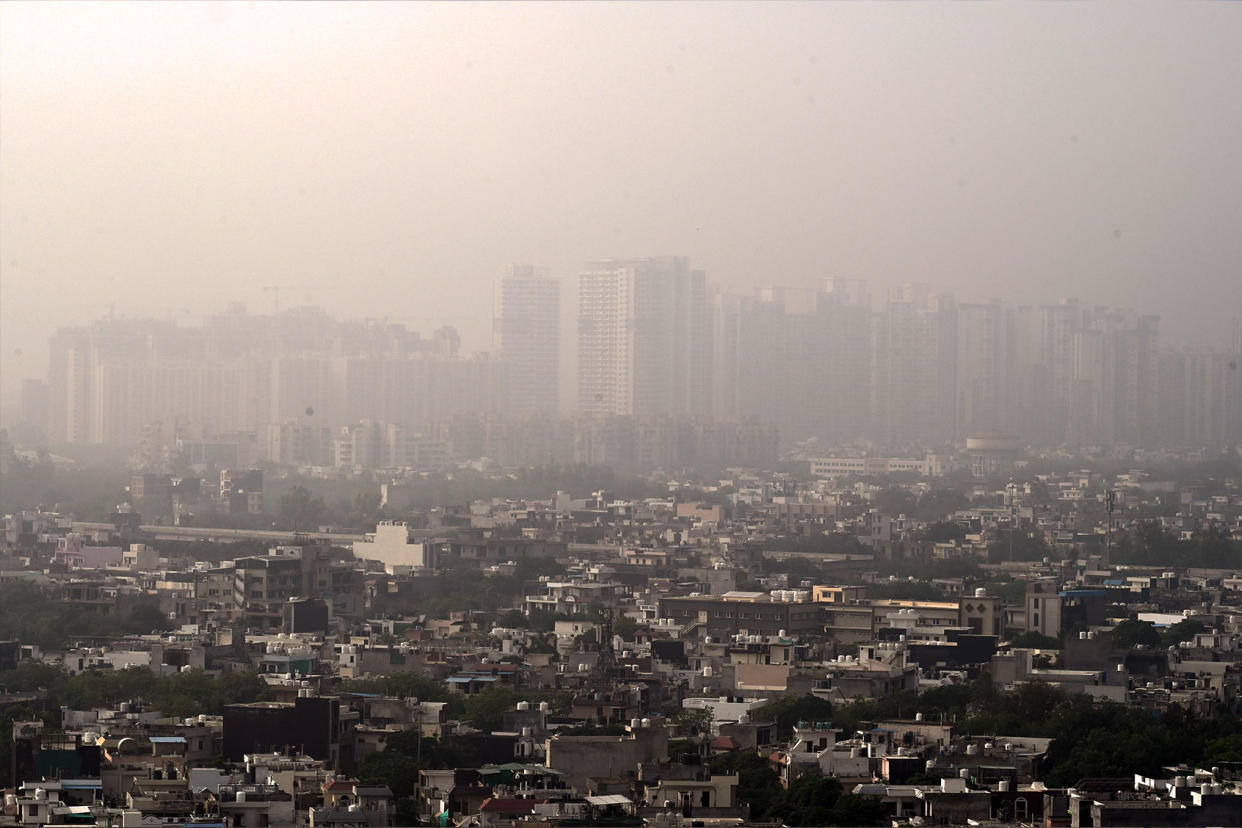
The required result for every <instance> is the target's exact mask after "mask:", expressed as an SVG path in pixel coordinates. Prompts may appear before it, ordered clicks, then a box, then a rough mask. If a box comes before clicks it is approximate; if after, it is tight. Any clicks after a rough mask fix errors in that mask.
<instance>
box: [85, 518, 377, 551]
mask: <svg viewBox="0 0 1242 828" xmlns="http://www.w3.org/2000/svg"><path fill="white" fill-rule="evenodd" d="M73 528H74V531H78V532H91V531H94V530H96V529H107V530H111V529H113V526H112V524H111V523H85V522H77V521H75V522H74V524H73ZM138 531H140V532H142V534H144V535H146V536H147V537H151V538H155V539H157V540H185V541H196V540H205V541H214V542H217V543H221V542H228V541H246V540H260V541H266V542H268V543H274V544H291V543H293V542H294V540H296V539H298V538H311V539H312V540H322V541H328V542H329V543H333V544H336V545H338V546H348V545H349V544H352V543H353V542H354V541H360V540H365V538H364V536H362V535H354V534H346V533H344V532H277V531H273V530H269V529H219V528H211V527H207V526H159V525H156V524H147V525H144V526H139V527H138Z"/></svg>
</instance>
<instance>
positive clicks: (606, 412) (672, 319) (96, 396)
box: [4, 257, 1242, 466]
mask: <svg viewBox="0 0 1242 828" xmlns="http://www.w3.org/2000/svg"><path fill="white" fill-rule="evenodd" d="M496 285H497V302H496V305H495V307H494V312H495V316H494V319H493V326H494V340H493V344H494V347H493V349H491V350H488V351H476V352H467V351H466V350H463V348H462V344H461V338H460V336H459V335H458V333H457V331H456V329H454V328H453V327H451V326H442V327H439V328H437V329H436V330H434V331H432V332H430V333H429V334H424V332H420V331H414V330H411V329H409V328H407V327H406V326H404V325H401V324H399V323H395V322H392V321H390V320H386V319H376V318H368V319H361V320H358V319H352V320H351V319H339V318H336V317H335V316H333V315H331V314H329V313H327V312H326V311H324V310H322V309H319V308H313V307H307V308H286V309H285V310H283V311H282V312H281V313H279V314H276V315H252V314H249V313H247V312H246V311H245V309H244V307H243V306H241V305H240V304H238V303H235V304H233V305H231V306H230V307H229V308H228V309H227V310H225V311H224V312H222V313H219V314H214V315H211V316H209V317H207V318H206V319H205V320H204V324H203V325H202V326H200V327H193V326H187V325H181V324H179V321H178V320H175V319H124V318H117V317H105V318H103V319H100V320H97V321H96V322H95V323H93V325H91V326H88V327H77V328H63V329H61V330H59V331H57V332H56V333H55V334H54V335H53V337H52V342H51V351H52V355H53V358H52V360H51V364H50V366H49V373H48V375H47V378H46V383H44V382H42V381H40V380H34V381H27V382H25V383H24V384H23V393H22V400H21V404H20V406H19V409H20V410H19V412H18V414H17V415H16V416H14V415H11V414H10V415H8V417H7V419H6V420H5V423H4V424H5V425H9V426H10V427H12V426H14V425H20V426H21V428H18V429H17V430H16V431H15V434H16V435H17V436H18V437H19V438H21V440H22V441H24V442H26V443H30V442H31V441H32V440H34V439H35V436H37V435H38V434H40V433H42V434H43V435H44V437H43V438H42V439H43V440H44V441H50V442H51V443H53V444H63V443H79V444H82V443H87V444H105V445H122V446H130V447H133V446H135V445H137V444H139V443H142V442H144V441H147V440H148V439H150V438H151V435H152V434H155V435H156V436H158V437H160V439H164V438H168V439H172V438H173V437H174V435H175V436H176V437H178V438H180V437H181V436H183V435H191V434H192V435H197V436H198V438H203V439H215V438H217V437H220V436H226V437H227V436H229V435H238V434H242V433H250V434H252V435H254V436H253V437H252V438H251V441H252V442H254V443H255V445H257V446H259V449H258V455H259V456H265V457H268V458H269V459H273V460H278V459H279V458H284V457H290V458H292V457H310V456H312V455H313V456H314V457H317V458H319V460H320V461H321V462H326V461H327V460H330V459H332V458H336V460H335V461H333V462H336V463H338V464H340V463H341V462H344V461H341V459H340V458H341V457H346V458H355V457H361V458H365V459H366V463H362V462H361V461H359V462H353V461H349V462H346V463H345V464H346V465H369V464H371V463H380V460H379V458H388V460H393V458H397V457H405V456H407V455H409V456H415V455H418V456H426V455H427V452H431V453H432V454H434V455H435V456H437V457H439V456H448V454H447V453H446V452H448V453H451V451H452V448H451V446H452V443H453V442H454V441H456V442H457V443H458V449H459V450H461V448H462V446H474V447H475V449H474V450H477V451H479V452H481V453H483V454H488V455H490V456H493V457H495V456H507V457H526V458H535V459H536V460H537V459H538V458H539V457H541V456H560V455H558V452H562V451H563V449H553V448H549V446H552V445H553V444H555V443H557V441H558V440H559V441H562V442H563V441H564V440H565V439H568V438H567V436H566V434H561V435H560V436H557V434H556V429H554V428H551V427H550V426H549V425H548V424H547V423H548V421H547V419H546V418H547V417H549V416H551V417H552V418H553V419H556V418H561V419H564V418H569V419H570V420H574V421H579V420H580V418H582V417H588V418H589V417H595V418H600V417H604V418H607V417H613V416H623V417H632V418H639V419H641V418H661V417H663V418H668V417H672V418H685V419H687V421H688V420H690V419H695V418H697V419H699V420H704V419H710V420H714V421H716V422H718V423H735V422H756V423H761V424H764V425H766V426H771V427H774V428H776V430H777V432H776V433H777V434H779V440H780V443H781V444H782V445H784V446H785V447H789V446H791V445H793V444H795V443H799V442H801V441H804V440H808V439H812V438H813V439H814V440H816V441H818V442H819V443H820V444H822V445H824V446H838V447H841V446H851V445H853V446H863V445H865V446H870V447H873V448H877V449H883V450H888V451H896V452H898V453H902V452H910V451H915V452H917V451H920V450H924V449H930V448H934V447H937V446H945V445H950V444H956V445H958V446H961V445H963V444H964V441H965V440H966V438H967V437H968V436H970V435H971V434H981V433H1006V434H1012V435H1014V436H1015V437H1017V438H1018V439H1019V440H1021V441H1023V442H1027V443H1030V444H1032V445H1035V446H1058V445H1069V446H1092V445H1102V446H1111V445H1135V446H1149V447H1154V446H1188V445H1203V446H1212V445H1224V444H1227V443H1229V442H1230V441H1233V440H1237V439H1238V438H1239V436H1240V435H1242V370H1239V368H1238V365H1239V362H1242V353H1239V352H1238V351H1237V350H1230V349H1201V348H1188V347H1185V346H1183V345H1181V344H1180V343H1177V342H1170V341H1168V339H1167V338H1162V336H1161V329H1160V319H1159V317H1156V316H1152V315H1142V314H1136V313H1133V312H1131V311H1125V310H1121V309H1117V308H1110V307H1101V306H1091V305H1087V304H1085V303H1081V302H1077V301H1076V300H1063V301H1061V302H1059V303H1056V304H1041V305H1037V306H1030V305H1013V304H1009V303H1006V302H1003V301H1002V300H1000V299H993V300H991V301H988V302H967V301H958V298H957V297H955V296H954V295H953V294H951V293H947V292H943V291H939V290H938V289H937V288H936V286H933V285H927V284H911V285H905V286H903V287H901V288H899V289H894V290H890V291H888V292H886V293H884V294H883V295H882V296H880V297H878V298H877V297H875V296H874V294H873V292H872V291H871V290H870V287H869V286H868V285H866V284H862V283H859V282H857V281H846V280H831V279H830V280H825V281H824V282H823V283H822V284H821V286H820V288H819V289H818V290H817V291H816V292H814V293H813V294H812V296H811V297H810V298H811V300H813V301H809V302H808V301H806V299H805V298H804V297H801V296H791V295H790V293H789V292H787V291H785V290H783V289H780V288H775V287H768V288H761V289H758V290H756V292H755V293H754V295H752V296H739V295H737V294H732V293H729V292H726V291H724V290H722V289H721V288H720V286H719V285H716V284H714V283H713V282H712V281H711V280H710V279H709V278H708V276H707V274H705V273H704V272H703V271H702V270H700V269H697V268H695V267H694V266H693V264H692V263H691V262H690V261H689V260H688V259H686V258H685V257H654V258H646V259H642V258H637V259H635V258H631V259H624V260H606V261H595V262H588V263H586V264H584V266H583V270H582V271H581V273H580V274H579V277H578V285H577V287H578V292H579V294H580V295H581V296H582V297H583V298H582V299H581V300H580V301H579V302H578V305H579V309H578V310H579V318H578V324H577V326H576V327H577V328H578V330H577V331H576V334H577V335H576V337H575V336H574V335H573V334H566V335H564V336H561V331H560V327H559V326H558V324H556V323H557V320H558V319H559V318H560V316H561V313H560V310H559V304H560V299H561V297H560V290H559V287H560V286H561V282H559V281H558V280H556V279H552V278H548V276H547V274H546V271H543V270H541V269H539V268H536V267H534V266H530V265H515V266H512V267H511V268H510V269H509V270H508V272H507V273H505V274H502V275H500V276H499V277H497V281H496ZM1236 324H1237V323H1235V328H1236ZM558 338H559V339H560V340H561V343H560V344H558ZM566 340H568V341H566ZM575 345H576V348H577V349H579V350H580V351H581V353H582V354H583V355H584V356H583V357H582V358H581V359H571V360H568V361H562V360H560V359H556V358H554V355H558V354H562V353H563V351H564V350H565V348H566V347H568V348H569V349H570V350H573V349H574V346H575ZM1233 347H1234V348H1236V347H1237V346H1236V344H1235V345H1234V346H1233ZM575 369H576V374H577V376H576V377H575V376H574V374H575ZM575 379H576V381H575ZM562 384H564V385H569V386H570V388H571V389H576V400H575V398H574V391H573V390H571V391H570V392H568V393H567V394H562V393H560V392H559V387H560V386H561V385H562ZM567 396H568V397H569V398H570V400H571V402H570V404H568V405H565V404H563V403H564V400H565V399H566V397H567ZM558 401H559V402H560V403H561V404H558ZM532 417H533V418H535V420H538V419H539V418H540V417H542V418H544V425H542V426H540V427H539V428H536V429H535V431H530V426H529V422H532V420H531V418H532ZM466 421H472V422H474V423H475V425H473V426H470V427H469V428H467V429H466V431H463V430H462V429H463V428H466V426H464V423H465V422H466ZM39 422H44V423H46V425H45V426H41V427H40V426H39V425H38V423H39ZM487 422H490V423H491V425H481V424H483V423H487ZM480 428H481V429H482V430H479V429H480ZM377 429H378V430H377ZM540 429H542V430H540ZM549 429H550V430H549ZM350 435H353V436H350ZM383 435H387V436H383ZM346 438H347V440H348V442H349V444H348V446H343V447H341V448H336V447H334V446H335V445H336V441H337V440H338V439H346ZM580 439H587V438H580ZM591 439H597V438H591ZM598 439H602V438H598ZM608 439H610V440H611V439H614V438H612V437H610V438H608ZM359 440H362V442H359ZM385 441H386V442H385ZM427 441H431V442H430V443H428V442H427ZM511 443H517V444H525V445H526V449H523V450H517V449H515V448H513V446H512V445H510V444H511ZM538 445H542V446H544V448H542V449H535V448H533V447H534V446H538ZM488 447H490V448H488ZM579 450H585V449H581V446H580V447H579V449H575V451H579ZM523 451H525V452H526V453H523ZM541 451H542V452H543V454H540V452H541ZM342 452H344V454H342ZM532 452H533V453H532ZM411 453H412V454H411ZM588 453H590V452H588ZM380 465H394V466H399V465H402V463H400V462H396V461H395V460H394V461H393V462H383V463H380Z"/></svg>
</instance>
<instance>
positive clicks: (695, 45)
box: [0, 2, 1242, 391]
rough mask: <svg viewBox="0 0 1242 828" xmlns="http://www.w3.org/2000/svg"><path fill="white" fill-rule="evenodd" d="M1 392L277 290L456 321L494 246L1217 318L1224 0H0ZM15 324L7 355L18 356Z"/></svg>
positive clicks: (1236, 81)
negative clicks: (783, 0) (137, 323)
mask: <svg viewBox="0 0 1242 828" xmlns="http://www.w3.org/2000/svg"><path fill="white" fill-rule="evenodd" d="M0 38H3V41H2V47H3V48H2V55H0V357H2V359H3V362H2V364H0V369H2V373H3V388H4V390H6V391H11V390H12V388H13V387H14V386H15V385H16V383H17V381H18V380H20V379H21V378H22V377H24V376H41V375H43V373H44V372H45V370H46V350H45V341H46V338H47V334H48V333H49V331H50V330H51V329H53V328H55V327H57V326H59V325H63V324H69V323H77V322H82V321H87V320H89V319H92V318H95V317H97V316H100V315H103V314H105V313H107V311H108V308H109V306H111V305H115V310H116V313H117V314H126V315H146V314H155V315H158V316H166V315H167V314H169V313H170V310H169V309H170V308H171V309H173V310H172V311H171V312H172V313H173V314H174V315H176V316H177V317H178V318H184V317H185V314H183V313H182V312H181V311H179V310H177V309H180V308H190V309H191V310H192V311H193V312H194V313H201V312H204V311H208V312H209V311H215V310H218V309H220V308H222V307H223V305H224V304H225V303H226V302H228V301H230V300H234V299H239V300H242V301H245V302H246V303H247V304H248V306H249V307H250V308H251V309H252V310H255V311H260V310H270V309H271V307H272V299H271V295H270V294H267V293H265V292H264V291H263V290H262V286H263V285H271V284H275V285H297V286H299V287H297V288H286V289H284V290H282V293H281V301H282V304H284V305H291V304H301V303H305V302H306V300H308V299H309V300H311V301H313V302H316V303H319V304H322V305H324V306H326V307H330V308H335V309H336V310H337V311H338V312H339V313H340V314H341V315H349V316H387V317H389V318H392V319H395V320H401V321H406V322H408V323H409V324H411V325H412V326H414V327H416V328H419V329H424V330H429V329H430V328H431V327H432V326H433V325H436V324H441V323H444V322H453V323H455V324H457V325H458V326H459V328H460V329H461V330H462V333H463V335H464V336H465V337H466V342H467V345H471V346H475V347H481V346H483V345H484V344H485V342H486V334H487V332H488V330H489V326H490V298H491V280H492V278H493V277H494V276H496V275H497V274H499V273H500V272H502V271H503V270H504V269H505V267H506V266H507V265H508V264H509V263H511V262H533V263H536V264H538V265H542V266H545V267H548V268H550V269H551V271H552V273H553V274H554V275H556V276H559V277H562V278H565V279H566V280H567V281H566V288H567V289H566V292H565V294H564V295H565V298H566V300H567V301H568V300H570V298H571V294H572V286H573V282H572V279H571V277H572V276H574V274H576V272H577V270H578V269H579V268H580V266H581V265H582V263H583V262H584V261H586V260H588V259H593V258H605V257H611V256H636V255H658V254H673V253H675V254H683V255H687V256H690V257H691V258H692V260H693V261H694V262H695V263H696V264H698V265H699V266H702V267H704V268H705V269H706V270H707V272H708V277H709V279H712V280H714V281H717V282H720V283H722V284H724V285H726V286H730V287H736V288H739V289H744V288H747V287H748V286H749V285H752V284H761V283H775V284H784V285H791V286H799V285H811V284H813V283H814V282H815V281H816V280H817V279H818V278H819V277H821V276H825V275H838V276H848V277H859V278H866V279H869V280H871V281H872V282H873V283H875V284H876V285H877V286H881V285H886V284H893V283H898V282H903V281H916V280H917V281H927V282H931V283H933V284H936V285H941V286H943V287H945V288H946V289H951V290H954V291H956V292H957V293H958V295H959V298H960V299H963V300H973V299H978V300H982V299H986V298H988V297H990V296H1007V297H1012V298H1014V299H1016V300H1022V301H1055V300H1056V299H1057V298H1059V297H1061V296H1064V295H1072V296H1077V297H1079V298H1081V299H1083V300H1085V301H1089V302H1098V303H1110V304H1117V305H1121V306H1126V307H1133V308H1135V309H1137V310H1141V311H1148V312H1158V313H1160V314H1161V315H1162V316H1163V317H1164V320H1165V322H1164V332H1165V333H1166V337H1165V338H1166V340H1180V341H1189V342H1193V343H1195V344H1208V345H1218V344H1224V342H1225V341H1226V337H1227V328H1226V326H1227V320H1228V318H1229V317H1230V316H1231V315H1232V314H1234V313H1238V312H1239V311H1240V310H1242V149H1240V148H1242V5H1239V4H1237V3H1206V2H1205V3H1163V4H1159V5H1147V4H1143V3H1122V4H1115V3H1089V4H1080V3H1039V4H1036V3H953V4H943V5H942V4H937V3H917V4H912V3H866V4H857V5H856V4H850V3H791V4H773V3H765V4H747V3H703V4H695V3H657V4H651V3H648V4H599V3H592V4H569V3H551V4H524V3H514V4H499V3H481V4H477V5H476V4H466V3H429V4H417V3H395V4H391V5H388V4H383V3H354V4H342V5H331V4H276V3H255V4H242V3H219V4H201V5H200V4H193V3H140V4H134V5H127V4H122V3H107V4H99V5H94V4H89V3H47V4H43V3H40V4H34V3H24V2H8V3H0ZM19 352H20V353H19Z"/></svg>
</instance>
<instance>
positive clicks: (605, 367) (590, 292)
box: [578, 256, 713, 415]
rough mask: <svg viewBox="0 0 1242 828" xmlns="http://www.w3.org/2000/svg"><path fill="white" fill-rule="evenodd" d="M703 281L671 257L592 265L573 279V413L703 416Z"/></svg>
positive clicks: (707, 329)
mask: <svg viewBox="0 0 1242 828" xmlns="http://www.w3.org/2000/svg"><path fill="white" fill-rule="evenodd" d="M711 359H712V343H711V315H710V311H709V304H708V297H707V281H706V277H705V276H704V274H703V271H701V270H691V269H690V265H689V261H688V260H687V259H685V258H683V257H679V256H664V257H659V258H652V259H624V260H610V261H601V262H593V263H591V264H589V265H588V266H587V269H586V270H585V271H583V272H582V273H581V274H580V275H579V277H578V410H579V411H580V412H581V413H583V414H598V415H612V414H644V415H660V414H707V413H709V412H710V410H711V407H712V402H713V400H712V368H711Z"/></svg>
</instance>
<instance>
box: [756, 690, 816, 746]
mask: <svg viewBox="0 0 1242 828" xmlns="http://www.w3.org/2000/svg"><path fill="white" fill-rule="evenodd" d="M832 715H833V713H832V702H829V701H827V700H825V699H821V698H819V697H818V696H812V695H805V696H785V697H784V698H781V699H778V700H776V701H774V702H771V703H770V704H765V705H764V706H763V707H761V708H759V709H758V710H756V711H755V712H754V713H753V714H752V717H753V718H754V720H755V721H767V720H771V721H774V722H776V729H777V732H778V735H781V736H787V735H789V734H791V733H792V732H793V729H794V725H796V724H798V723H799V722H826V721H829V720H831V719H832Z"/></svg>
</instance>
